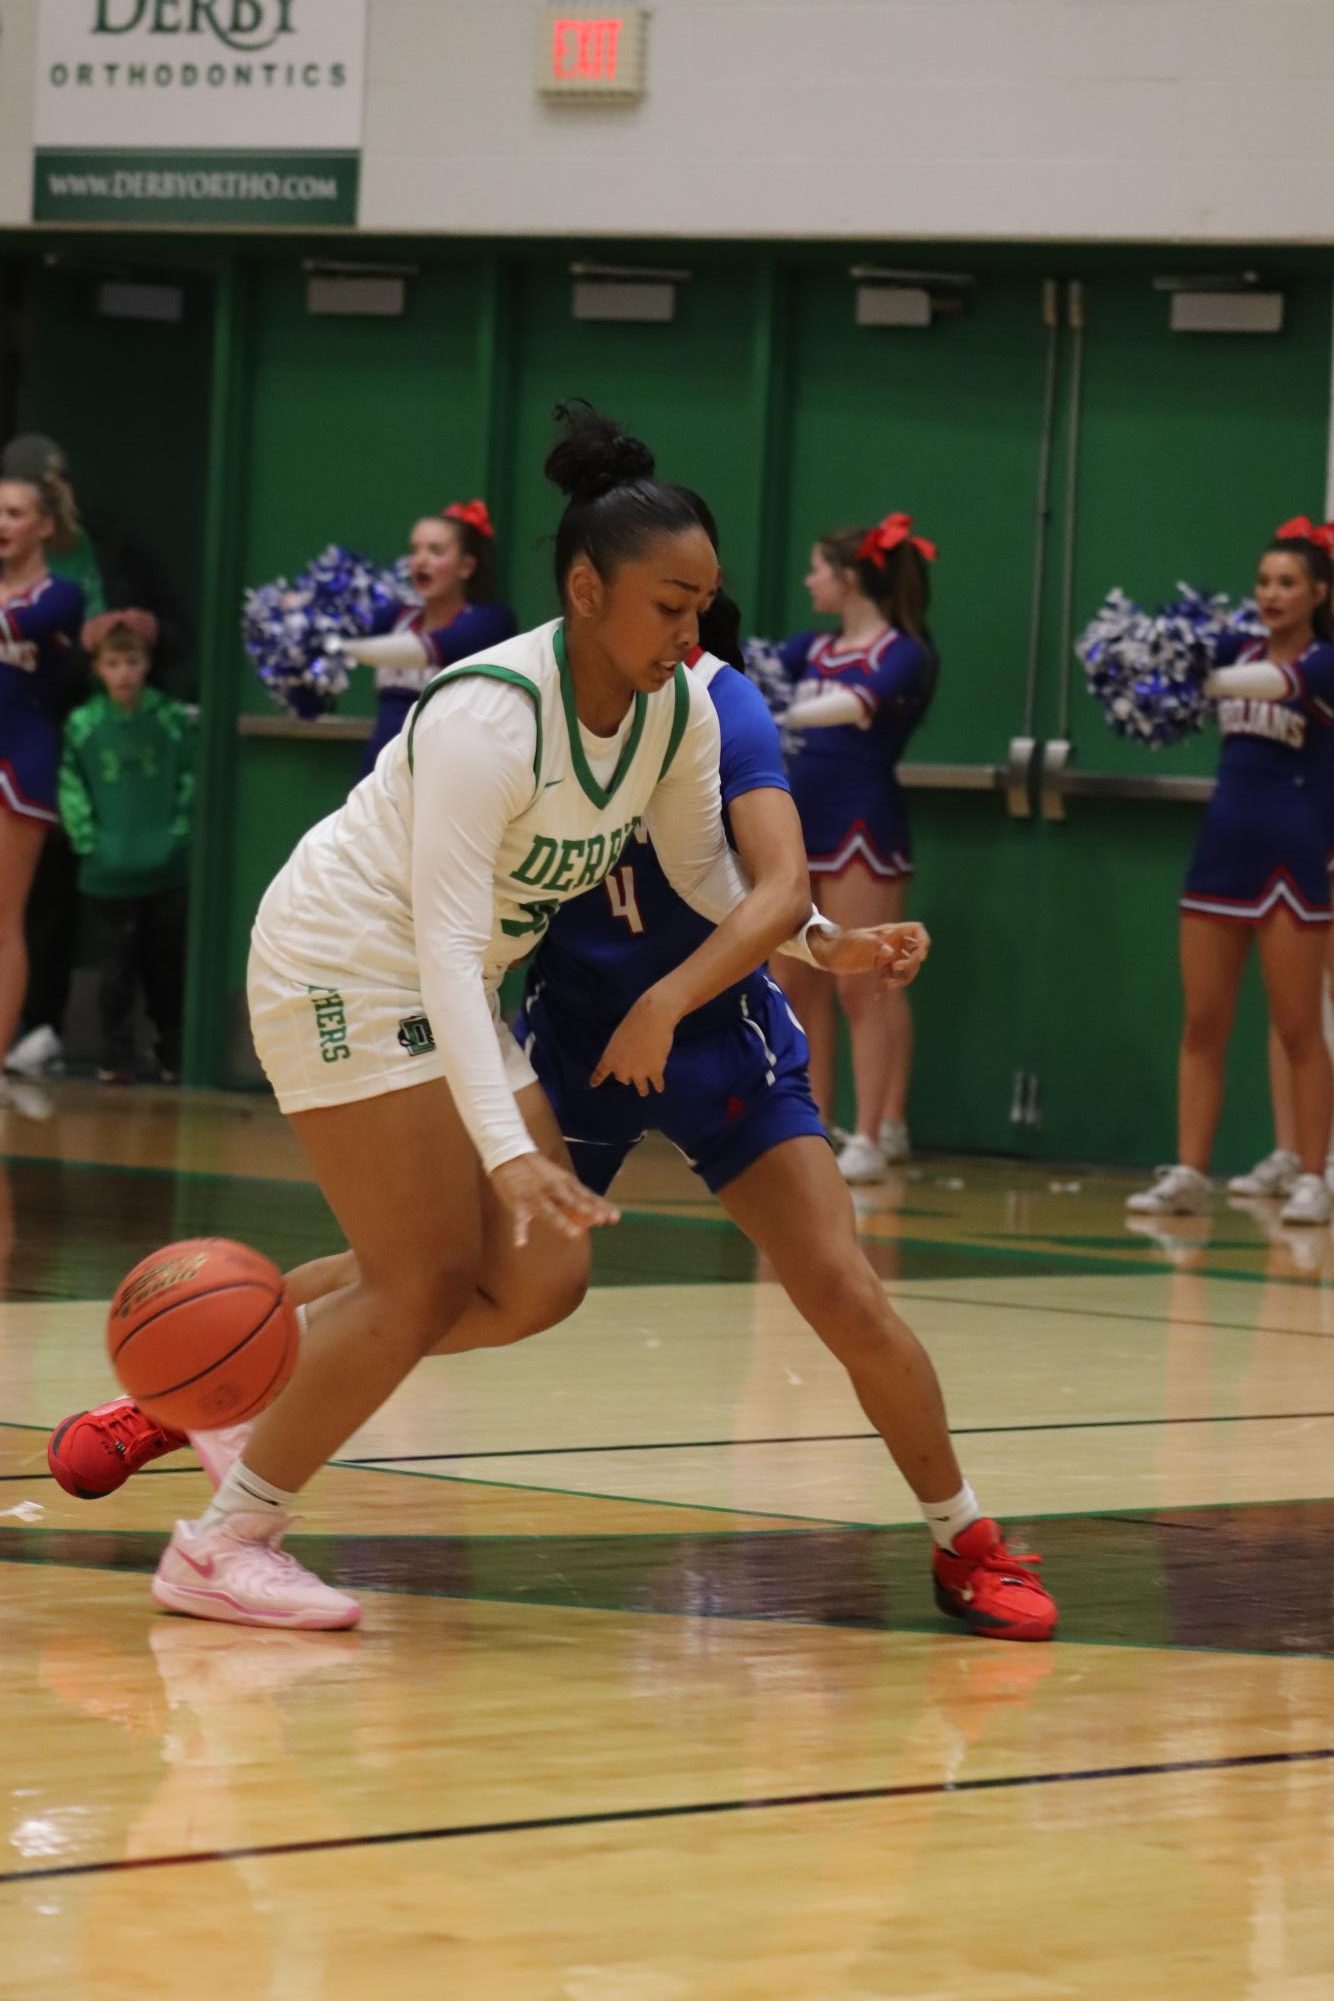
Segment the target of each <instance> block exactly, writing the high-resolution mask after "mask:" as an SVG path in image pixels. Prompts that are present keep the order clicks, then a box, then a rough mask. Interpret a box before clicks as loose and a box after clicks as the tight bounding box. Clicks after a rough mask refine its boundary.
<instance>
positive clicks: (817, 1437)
mask: <svg viewBox="0 0 1334 2001" xmlns="http://www.w3.org/2000/svg"><path fill="white" fill-rule="evenodd" d="M1329 1418H1334V1410H1265V1411H1236V1412H1231V1411H1225V1412H1220V1413H1219V1414H1218V1415H1216V1416H1210V1415H1208V1414H1206V1415H1204V1416H1196V1417H1086V1418H1069V1419H1066V1420H1064V1421H1062V1422H1059V1423H1058V1422H1053V1423H1050V1424H975V1425H955V1426H954V1428H953V1431H952V1434H951V1435H952V1436H953V1437H955V1438H1004V1437H1008V1436H1010V1435H1011V1434H1014V1433H1021V1434H1025V1435H1027V1434H1031V1433H1034V1432H1048V1431H1152V1430H1159V1431H1161V1430H1164V1429H1170V1428H1171V1427H1173V1426H1175V1425H1187V1424H1292V1423H1316V1422H1319V1421H1320V1420H1322V1419H1329ZM7 1428H8V1429H10V1430H15V1431H17V1430H27V1429H29V1428H31V1429H32V1430H34V1431H36V1430H40V1429H41V1428H42V1427H41V1426H38V1425H34V1426H32V1427H28V1426H19V1425H11V1426H9V1427H7ZM879 1436H880V1434H879V1432H878V1431H795V1432H790V1433H786V1434H784V1435H783V1436H781V1437H776V1438H669V1439H622V1440H620V1441H619V1442H618V1443H617V1444H614V1445H520V1446H512V1447H511V1446H503V1445H501V1446H492V1447H490V1448H489V1449H488V1450H486V1451H479V1452H376V1453H368V1454H367V1455H366V1456H365V1457H362V1458H357V1459H343V1458H338V1459H331V1460H330V1461H329V1464H330V1465H331V1466H348V1467H351V1466H370V1467H390V1466H422V1465H444V1464H451V1465H453V1464H458V1463H459V1462H460V1461H472V1460H477V1459H576V1458H579V1457H580V1456H587V1455H589V1454H596V1453H603V1452H716V1451H729V1450H731V1449H732V1448H733V1447H735V1446H743V1445H853V1444H863V1443H866V1444H869V1442H870V1441H871V1440H872V1439H878V1438H879ZM201 1470H202V1469H201V1468H200V1467H199V1466H198V1465H195V1464H193V1463H191V1464H190V1465H188V1466H143V1467H141V1468H140V1469H139V1472H138V1473H136V1474H135V1475H134V1476H133V1477H134V1478H135V1479H136V1480H139V1479H153V1480H177V1479H180V1478H181V1477H182V1476H183V1475H185V1474H188V1473H198V1472H200V1471H201ZM51 1478H52V1475H51V1473H50V1472H49V1471H45V1470H39V1469H38V1468H37V1467H34V1468H33V1469H32V1471H31V1472H30V1473H0V1486H3V1485H4V1484H6V1483H7V1482H23V1481H27V1480H49V1479H51Z"/></svg>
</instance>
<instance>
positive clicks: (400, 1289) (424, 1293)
mask: <svg viewBox="0 0 1334 2001" xmlns="http://www.w3.org/2000/svg"><path fill="white" fill-rule="evenodd" d="M477 1276H478V1260H477V1259H475V1258H471V1257H468V1256H466V1255H462V1256H461V1255H457V1254H455V1255H450V1256H446V1257H441V1258H438V1259H432V1260H430V1261H429V1262H427V1263H424V1264H422V1265H421V1266H420V1267H417V1268H415V1269H412V1270H409V1271H398V1272H395V1273H393V1274H387V1275H385V1276H384V1277H383V1278H382V1279H380V1280H378V1281H375V1282H373V1283H372V1287H371V1290H372V1292H373V1295H374V1300H375V1307H376V1313H375V1322H376V1331H377V1333H378V1334H379V1336H380V1338H381V1339H390V1340H396V1341H402V1342H403V1343H404V1344H405V1345H407V1346H409V1347H411V1348H412V1349H413V1350H414V1351H415V1352H416V1353H419V1354H422V1355H427V1354H429V1353H430V1352H431V1350H432V1349H433V1348H434V1347H435V1345H436V1343H437V1342H438V1341H440V1340H441V1339H443V1337H444V1336H445V1335H446V1334H447V1333H448V1332H449V1330H450V1328H451V1327H452V1326H453V1325H454V1323H455V1321H456V1320H458V1319H459V1318H460V1317H461V1316H462V1315H463V1314H464V1313H465V1312H466V1311H467V1309H468V1307H469V1306H470V1305H471V1304H472V1302H473V1299H474V1297H475V1296H476V1292H477Z"/></svg>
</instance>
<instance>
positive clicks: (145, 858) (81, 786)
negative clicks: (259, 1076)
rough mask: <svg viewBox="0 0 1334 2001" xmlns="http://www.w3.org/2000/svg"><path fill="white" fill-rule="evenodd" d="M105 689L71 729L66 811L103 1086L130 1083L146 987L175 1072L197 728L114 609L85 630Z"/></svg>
mask: <svg viewBox="0 0 1334 2001" xmlns="http://www.w3.org/2000/svg"><path fill="white" fill-rule="evenodd" d="M88 641H91V642H92V643H91V646H90V648H89V650H90V652H91V656H92V665H93V672H94V674H95V675H96V677H97V679H98V680H99V681H100V682H101V684H102V691H103V692H102V693H101V694H97V695H94V696H93V697H92V699H91V700H90V701H87V702H85V703H84V704H83V706H82V707H81V708H78V709H76V710H75V711H74V714H73V715H72V716H71V717H70V719H69V721H68V722H67V723H66V725H65V740H64V752H63V755H62V758H61V763H60V793H59V797H60V817H61V819H62V820H63V821H64V823H65V831H66V832H67V833H68V835H69V838H70V845H71V847H72V848H73V849H74V852H75V853H76V854H77V855H78V856H79V857H80V858H81V859H80V863H79V888H80V890H81V891H82V893H83V894H84V895H85V896H86V897H87V898H88V899H89V902H90V904H91V906H92V911H93V915H94V920H95V925H96V935H97V955H98V961H99V964H100V966H101V981H100V985H99V990H98V1005H99V1011H100V1015H101V1026H102V1060H101V1064H100V1067H99V1069H98V1072H97V1074H98V1077H99V1079H100V1080H101V1082H102V1083H104V1084H132V1083H134V1081H135V1075H136V1073H135V1067H134V1005H135V998H136V994H137V992H138V990H139V988H140V987H141V986H142V989H143V994H144V1001H145V1004H146V1006H147V1010H148V1016H149V1019H150V1020H151V1022H152V1024H153V1027H154V1028H155V1029H156V1031H157V1056H158V1067H159V1073H160V1075H161V1078H162V1081H163V1082H164V1083H174V1082H175V1080H176V1077H177V1075H178V1074H179V1070H180V1054H181V1012H182V1007H183V1003H184V993H185V912H186V891H185V884H186V876H187V874H188V869H189V840H190V809H191V806H192V804H193V800H194V784H195V778H194V727H193V723H192V721H191V718H190V716H189V714H188V712H187V710H186V709H185V708H184V707H183V706H182V704H181V703H180V702H174V701H171V700H170V699H169V698H168V697H167V696H166V695H163V694H160V693H159V692H158V690H157V689H156V688H150V687H148V686H147V685H146V684H147V681H148V672H149V668H150V666H151V665H152V655H151V653H150V650H149V645H148V641H147V639H146V638H145V636H144V632H143V630H142V629H140V627H139V624H138V622H137V621H136V622H133V623H131V622H121V621H120V620H119V619H118V618H117V615H116V614H115V613H114V612H108V613H106V614H104V616H103V617H102V618H100V619H97V620H95V621H94V622H93V625H92V626H91V627H90V628H89V630H88V631H87V632H86V633H85V642H88Z"/></svg>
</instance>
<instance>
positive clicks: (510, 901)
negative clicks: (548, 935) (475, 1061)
mask: <svg viewBox="0 0 1334 2001" xmlns="http://www.w3.org/2000/svg"><path fill="white" fill-rule="evenodd" d="M472 677H479V678H482V679H485V680H491V681H499V682H501V683H504V684H508V685H509V686H510V687H512V688H517V689H519V690H521V691H522V693H523V694H524V695H525V696H526V697H527V699H528V701H529V702H531V704H532V708H533V715H534V718H535V721H536V725H537V740H536V744H535V746H534V749H533V760H532V780H533V786H532V796H531V798H530V799H529V801H528V803H527V805H526V806H525V807H524V809H523V811H522V812H521V813H519V814H518V816H517V817H516V818H514V819H512V820H511V821H510V822H509V824H508V826H507V827H506V829H505V832H504V835H503V838H502V840H501V844H500V852H499V853H498V855H497V856H496V859H495V868H494V893H495V916H494V921H493V925H492V931H491V943H490V949H489V950H488V952H487V955H486V965H485V978H486V981H487V984H488V985H492V984H494V983H495V982H496V981H497V980H499V979H500V978H501V976H502V975H503V974H504V973H505V972H506V971H507V970H508V968H509V967H510V966H512V965H514V964H515V962H516V961H517V960H520V959H523V958H526V957H527V955H528V953H529V952H531V951H532V949H533V947H534V946H535V945H536V943H537V941H538V939H539V938H540V937H541V936H542V933H543V932H544V931H545V930H546V928H547V926H548V924H549V923H550V922H551V919H552V917H553V915H554V914H555V912H556V911H557V910H559V908H560V906H561V904H562V903H564V902H565V901H566V900H567V899H568V898H569V897H571V896H579V895H581V894H582V893H583V891H584V890H586V889H593V888H596V886H597V885H598V884H599V883H600V882H601V881H602V879H603V877H604V876H606V875H607V874H608V873H609V872H610V871H611V870H612V869H613V868H615V866H616V863H617V860H618V858H619V856H620V853H621V850H622V848H623V847H624V846H625V844H626V842H627V841H629V840H632V839H633V838H634V834H635V830H636V828H637V827H638V826H639V823H640V821H641V819H642V818H643V816H644V811H645V809H646V807H647V805H648V802H649V800H650V798H651V797H652V795H653V793H654V792H655V790H656V789H657V787H658V785H659V784H660V783H661V782H662V780H663V779H664V778H665V777H666V776H667V773H668V772H669V771H670V770H671V767H672V764H673V762H674V761H675V758H676V754H677V751H678V750H679V749H680V747H681V739H682V737H683V736H684V735H685V730H686V724H687V722H688V721H689V719H690V688H689V683H688V679H687V674H686V669H685V667H684V666H682V665H680V664H679V663H678V665H677V669H676V673H675V674H674V676H673V677H672V679H671V680H670V681H669V682H668V683H667V685H666V687H665V688H661V689H659V690H658V692H657V693H656V694H652V695H646V694H637V695H636V696H635V697H634V700H633V702H632V704H631V708H630V712H629V715H628V717H627V719H626V723H625V725H623V727H622V730H621V731H620V732H618V736H617V739H616V741H617V742H618V746H619V747H618V751H617V756H616V761H615V765H614V767H613V769H612V770H611V771H610V772H608V773H606V774H605V782H604V781H600V780H599V779H598V778H597V777H596V776H595V775H594V772H593V769H592V766H591V764H590V762H589V752H588V749H587V748H586V747H585V735H586V732H585V731H584V730H583V728H582V726H581V724H580V722H579V717H578V715H577V713H576V711H575V706H574V682H573V679H572V677H571V675H570V671H569V662H568V659H567V657H566V652H565V633H564V630H563V627H562V625H561V622H560V621H559V620H557V621H555V623H553V624H552V625H548V626H543V627H541V628H540V629H539V630H538V631H536V632H528V633H523V634H522V635H521V636H520V637H519V638H518V639H512V640H509V641H507V642H506V643H505V644H504V645H501V646H497V647H493V648H492V649H491V650H490V651H489V652H488V653H487V655H486V658H485V659H484V660H482V659H477V660H471V661H465V662H463V663H462V664H460V665H459V666H457V667H447V668H446V669H445V670H444V671H443V672H442V673H440V674H437V675H436V676H435V678H434V680H432V681H431V682H430V683H429V685H428V686H427V687H426V689H425V690H424V691H423V693H422V696H421V699H420V700H419V701H418V703H417V705H416V707H415V708H414V710H413V712H412V717H411V720H410V722H409V724H408V728H407V732H406V734H407V757H408V763H409V766H410V767H412V768H414V769H415V763H416V757H415V745H416V739H417V732H418V730H419V729H420V728H422V727H423V724H424V720H425V718H426V716H427V715H428V714H429V704H430V703H431V702H432V701H433V699H434V698H435V697H437V696H438V695H439V694H440V693H441V691H442V690H443V689H445V688H448V687H450V686H451V685H453V684H455V683H457V682H458V681H459V680H461V679H465V678H472ZM594 741H596V740H594ZM418 810H420V805H419V806H418Z"/></svg>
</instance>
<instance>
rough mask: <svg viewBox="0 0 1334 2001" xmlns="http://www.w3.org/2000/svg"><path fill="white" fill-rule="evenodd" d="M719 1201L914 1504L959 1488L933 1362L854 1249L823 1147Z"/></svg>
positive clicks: (844, 1196) (794, 1153)
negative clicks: (853, 1400)
mask: <svg viewBox="0 0 1334 2001" xmlns="http://www.w3.org/2000/svg"><path fill="white" fill-rule="evenodd" d="M718 1199H719V1201H720V1202H721V1203H722V1204H723V1206H724V1208H725V1209H726V1210H727V1212H728V1214H729V1215H730V1216H731V1217H732V1218H733V1220H734V1221H735V1222H737V1223H739V1224H740V1226H741V1228H742V1229H743V1230H744V1231H745V1233H746V1235H747V1236H748V1237H749V1238H750V1240H751V1242H752V1243H753V1244H754V1245H755V1247H756V1248H757V1250H760V1251H762V1252H763V1253H764V1255H765V1257H767V1258H768V1260H769V1262H770V1263H771V1264H772V1266H773V1268H774V1271H775V1273H776V1274H777V1277H778V1281H779V1283H780V1284H781V1286H782V1287H783V1290H784V1291H785V1292H786V1294H787V1296H788V1298H789V1299H790V1300H791V1301H792V1304H793V1305H794V1306H795V1307H796V1309H797V1311H798V1313H800V1314H801V1316H802V1318H803V1319H804V1320H805V1321H807V1322H808V1323H809V1325H810V1326H811V1327H813V1328H814V1329H815V1332H816V1333H817V1334H818V1335H819V1336H820V1339H821V1340H822V1341H823V1342H824V1344H825V1346H826V1347H827V1348H828V1349H829V1350H830V1352H831V1353H832V1354H833V1355H835V1356H836V1357H837V1359H838V1360H839V1361H840V1362H841V1363H842V1364H843V1366H844V1368H845V1369H846V1370H847V1372H848V1375H849V1377H850V1378H851V1381H852V1385H853V1388H854V1389H855V1390H856V1392H857V1397H858V1401H859V1402H860V1403H861V1406H862V1408H863V1410H864V1411H865V1412H866V1415H867V1416H868V1417H869V1418H870V1420H871V1423H872V1424H873V1425H874V1426H875V1428H876V1430H877V1431H878V1432H879V1433H880V1435H881V1437H882V1438H883V1439H884V1440H885V1443H886V1444H887V1445H888V1446H889V1449H890V1452H891V1454H892V1455H893V1458H894V1463H895V1465H896V1466H897V1467H898V1468H899V1471H900V1472H901V1473H902V1474H903V1477H904V1479H905V1480H906V1481H907V1482H908V1485H909V1486H910V1487H911V1488H912V1490H913V1492H914V1494H916V1496H917V1498H918V1500H920V1501H933V1500H943V1499H946V1498H947V1497H948V1496H949V1495H951V1494H955V1493H957V1492H958V1490H959V1488H960V1486H961V1485H962V1484H963V1475H962V1474H961V1472H960V1471H959V1462H958V1460H957V1459H956V1458H955V1456H954V1447H953V1445H952V1444H951V1442H950V1435H949V1426H948V1422H947V1420H946V1416H945V1404H944V1399H943V1398H942V1396H941V1393H940V1384H939V1381H938V1379H937V1376H936V1372H935V1368H934V1367H933V1365H932V1362H931V1358H930V1356H929V1355H928V1354H927V1352H926V1350H925V1349H924V1348H923V1347H922V1344H921V1342H920V1341H919V1340H918V1339H917V1336H916V1335H915V1334H914V1333H913V1332H912V1329H911V1328H910V1327H908V1326H907V1324H906V1323H905V1322H904V1321H903V1320H901V1319H900V1318H899V1316H898V1314H897V1313H895V1311H894V1309H893V1307H892V1306H891V1305H890V1303H889V1300H888V1298H887V1296H886V1294H885V1289H884V1286H883V1285H882V1284H881V1282H880V1280H879V1278H878V1277H877V1276H876V1274H875V1272H874V1271H873V1270H872V1269H871V1266H870V1264H869V1263H868V1261H867V1259H866V1257H865V1255H864V1254H863V1252H862V1248H861V1245H860V1244H859V1243H858V1241H857V1230H856V1216H855V1212H854V1210H853V1207H852V1198H851V1196H850V1195H849V1193H848V1189H847V1186H846V1184H845V1182H844V1180H843V1177H842V1176H841V1175H840V1173H839V1171H838V1167H837V1165H836V1163H835V1161H834V1157H833V1155H832V1154H831V1152H830V1150H829V1147H828V1145H827V1144H826V1143H825V1142H824V1141H823V1140H818V1139H813V1138H798V1139H790V1140H785V1141H784V1142H783V1143H782V1144H781V1145H780V1146H776V1147H774V1148H773V1149H772V1150H771V1151H770V1152H768V1153H765V1154H763V1155H762V1156H761V1157H760V1159H758V1160H757V1161H755V1162H754V1163H753V1164H752V1165H751V1166H750V1167H748V1168H746V1169H745V1171H744V1172H743V1173H741V1174H739V1175H738V1176H737V1177H736V1179H735V1180H734V1181H731V1182H729V1183H728V1185H727V1186H726V1187H725V1188H722V1189H720V1190H719V1191H718Z"/></svg>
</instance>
